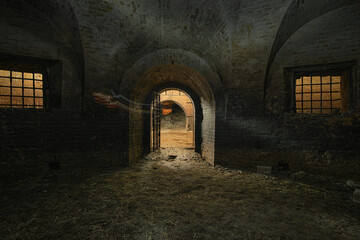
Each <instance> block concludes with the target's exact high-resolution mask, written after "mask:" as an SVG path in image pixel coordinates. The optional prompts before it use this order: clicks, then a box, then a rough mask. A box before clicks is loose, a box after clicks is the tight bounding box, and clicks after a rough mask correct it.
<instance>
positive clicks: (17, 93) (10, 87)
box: [0, 69, 44, 109]
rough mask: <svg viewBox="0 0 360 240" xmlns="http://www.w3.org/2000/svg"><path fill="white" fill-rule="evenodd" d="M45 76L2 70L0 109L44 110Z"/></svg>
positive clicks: (0, 77) (0, 74)
mask: <svg viewBox="0 0 360 240" xmlns="http://www.w3.org/2000/svg"><path fill="white" fill-rule="evenodd" d="M43 85H44V84H43V74H42V73H32V72H18V71H9V70H1V69H0V108H38V109H42V108H44V90H43Z"/></svg>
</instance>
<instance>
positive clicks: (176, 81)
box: [119, 49, 225, 165]
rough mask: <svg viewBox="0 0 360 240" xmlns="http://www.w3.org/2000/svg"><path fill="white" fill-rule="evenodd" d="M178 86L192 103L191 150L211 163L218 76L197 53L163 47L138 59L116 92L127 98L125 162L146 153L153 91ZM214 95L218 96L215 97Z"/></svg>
mask: <svg viewBox="0 0 360 240" xmlns="http://www.w3.org/2000/svg"><path fill="white" fill-rule="evenodd" d="M166 88H179V89H182V90H183V91H185V92H186V93H187V94H188V95H189V96H191V98H192V100H193V102H194V105H195V116H196V118H195V152H197V153H200V154H201V156H202V157H203V158H204V159H205V160H206V161H207V162H209V163H210V164H212V165H213V164H214V163H215V132H216V129H215V120H216V117H217V116H223V113H224V108H223V107H222V106H223V105H221V104H220V103H221V102H222V101H223V98H224V96H225V95H224V94H223V92H222V83H221V79H220V78H219V76H218V75H217V74H216V73H215V72H214V71H213V70H212V69H211V68H210V67H209V65H207V63H206V62H205V61H204V60H203V59H201V58H199V57H198V56H197V55H195V54H193V53H191V52H187V51H183V50H178V49H163V50H159V51H156V52H153V53H151V54H148V55H146V56H144V57H143V58H141V59H139V60H138V61H137V62H136V63H135V64H134V65H133V66H132V67H131V68H130V69H129V70H128V71H126V73H125V74H124V76H123V78H122V80H121V85H120V88H119V89H120V93H121V94H122V95H123V96H125V97H126V98H128V99H129V100H130V104H129V108H131V109H132V111H130V112H129V116H128V117H129V155H128V159H129V164H130V165H131V164H132V163H135V162H136V161H137V160H138V159H140V158H141V157H142V156H143V155H144V154H147V153H149V152H150V134H149V133H150V131H151V126H150V122H151V120H150V119H151V115H150V114H149V113H148V112H149V110H150V107H149V106H150V105H151V102H152V97H153V93H154V92H156V93H159V92H161V91H162V90H164V89H166ZM216 97H218V99H217V98H216Z"/></svg>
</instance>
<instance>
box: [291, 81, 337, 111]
mask: <svg viewBox="0 0 360 240" xmlns="http://www.w3.org/2000/svg"><path fill="white" fill-rule="evenodd" d="M340 84H341V77H340V76H331V75H330V76H313V75H311V76H300V77H298V78H297V79H296V88H295V98H296V112H297V113H314V114H327V113H332V112H337V111H339V110H340V109H341V85H340Z"/></svg>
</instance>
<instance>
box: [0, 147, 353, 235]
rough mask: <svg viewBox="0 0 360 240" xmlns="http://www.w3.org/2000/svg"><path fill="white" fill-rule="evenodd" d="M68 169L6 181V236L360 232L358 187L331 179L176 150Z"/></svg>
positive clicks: (0, 226) (1, 213) (2, 230)
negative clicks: (127, 163)
mask: <svg viewBox="0 0 360 240" xmlns="http://www.w3.org/2000/svg"><path fill="white" fill-rule="evenodd" d="M169 155H177V157H176V158H175V159H171V158H169ZM62 171H64V170H60V171H59V172H57V173H56V175H54V176H52V177H49V178H42V179H40V178H39V179H33V180H31V181H29V180H27V181H21V182H17V183H12V184H7V185H5V186H4V185H2V186H1V190H0V203H1V205H0V217H1V219H0V239H143V240H150V239H151V240H157V239H159V240H160V239H175V240H177V239H178V240H180V239H184V240H189V239H294V240H295V239H301V240H303V239H360V224H359V223H360V222H359V221H360V205H359V204H355V203H353V202H352V200H351V193H352V192H353V189H350V188H349V187H346V186H345V182H344V181H339V180H335V179H331V178H325V177H320V176H314V175H308V174H291V173H284V174H281V175H275V176H265V175H260V174H255V173H249V172H242V171H240V170H228V169H224V168H221V167H211V166H209V165H208V164H206V163H205V162H203V161H202V159H201V158H200V157H199V156H196V155H195V154H193V153H190V152H185V151H181V152H179V151H177V150H176V149H168V150H163V151H162V153H161V154H152V155H150V156H148V157H147V158H146V159H144V161H143V162H142V163H140V164H138V165H136V166H134V167H131V168H127V169H118V170H114V169H112V170H104V169H103V170H91V169H86V170H85V169H83V170H82V171H77V172H76V173H75V172H73V173H71V174H70V173H68V172H67V173H65V172H62Z"/></svg>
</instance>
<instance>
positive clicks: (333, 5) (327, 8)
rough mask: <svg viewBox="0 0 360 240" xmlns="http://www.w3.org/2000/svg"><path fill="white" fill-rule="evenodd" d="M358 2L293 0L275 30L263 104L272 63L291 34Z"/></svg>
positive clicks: (351, 0) (346, 0)
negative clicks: (325, 15)
mask: <svg viewBox="0 0 360 240" xmlns="http://www.w3.org/2000/svg"><path fill="white" fill-rule="evenodd" d="M356 3H358V2H357V1H354V0H344V1H316V2H314V1H304V0H293V1H292V2H291V3H290V5H289V8H288V10H287V12H286V14H285V16H284V17H283V19H282V21H281V24H280V27H279V29H278V31H277V34H276V37H275V40H274V43H273V46H272V49H271V52H270V56H269V59H268V63H267V68H266V74H265V81H264V95H263V96H264V104H265V101H266V93H267V88H268V86H269V75H270V71H271V67H272V64H273V62H274V60H275V58H276V56H277V54H278V53H279V51H280V49H281V48H282V46H283V45H284V44H285V43H286V42H287V40H288V39H290V38H291V36H292V35H293V34H294V33H296V32H297V31H298V30H299V29H300V28H302V27H303V26H304V25H306V24H308V23H309V22H311V21H312V20H314V19H316V18H318V17H321V16H323V15H324V14H326V13H328V12H331V11H334V10H336V9H339V8H342V7H346V6H349V5H352V4H356Z"/></svg>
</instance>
